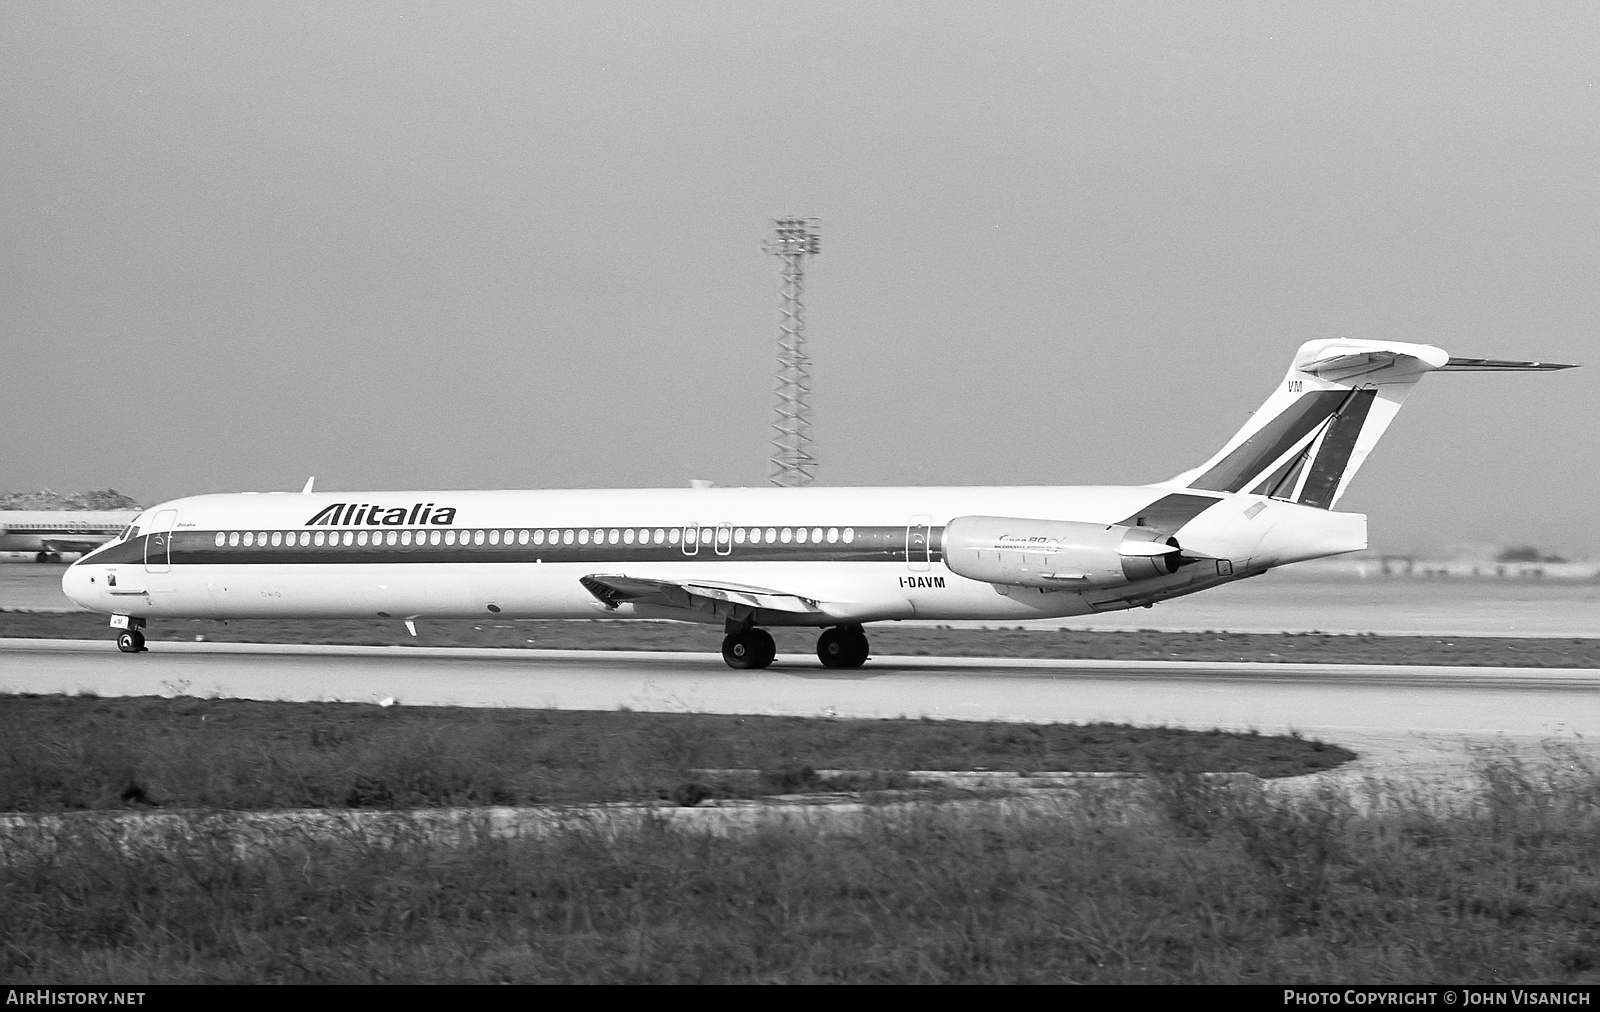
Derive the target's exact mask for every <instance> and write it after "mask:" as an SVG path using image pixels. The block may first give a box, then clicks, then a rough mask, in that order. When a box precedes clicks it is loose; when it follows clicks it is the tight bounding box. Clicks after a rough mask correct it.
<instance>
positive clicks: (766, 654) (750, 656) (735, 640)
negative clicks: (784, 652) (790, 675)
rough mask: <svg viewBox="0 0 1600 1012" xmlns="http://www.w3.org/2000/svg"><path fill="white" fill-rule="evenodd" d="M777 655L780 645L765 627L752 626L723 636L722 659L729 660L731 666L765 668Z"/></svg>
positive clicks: (746, 668) (744, 668)
mask: <svg viewBox="0 0 1600 1012" xmlns="http://www.w3.org/2000/svg"><path fill="white" fill-rule="evenodd" d="M776 656H778V645H777V644H776V643H773V642H772V635H771V634H770V633H768V632H767V631H766V630H765V629H757V628H755V627H754V626H751V627H750V628H748V629H738V630H735V631H733V632H730V633H728V635H726V636H724V637H723V638H722V659H723V660H725V661H727V662H728V667H730V668H738V669H740V670H748V669H751V668H764V667H766V666H768V665H769V664H771V663H772V659H773V658H774V657H776Z"/></svg>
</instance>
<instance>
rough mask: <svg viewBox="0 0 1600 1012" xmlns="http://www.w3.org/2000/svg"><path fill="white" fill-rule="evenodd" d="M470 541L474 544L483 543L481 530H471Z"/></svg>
mask: <svg viewBox="0 0 1600 1012" xmlns="http://www.w3.org/2000/svg"><path fill="white" fill-rule="evenodd" d="M472 543H473V544H475V545H481V544H483V532H482V531H473V532H472Z"/></svg>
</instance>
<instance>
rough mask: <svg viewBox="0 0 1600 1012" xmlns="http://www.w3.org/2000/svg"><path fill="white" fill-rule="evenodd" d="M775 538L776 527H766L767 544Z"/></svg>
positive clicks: (776, 538) (774, 540) (775, 539)
mask: <svg viewBox="0 0 1600 1012" xmlns="http://www.w3.org/2000/svg"><path fill="white" fill-rule="evenodd" d="M777 540H778V529H777V528H776V527H768V528H767V544H769V545H770V544H773V543H775V542H776V541H777Z"/></svg>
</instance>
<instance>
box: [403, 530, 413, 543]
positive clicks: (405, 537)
mask: <svg viewBox="0 0 1600 1012" xmlns="http://www.w3.org/2000/svg"><path fill="white" fill-rule="evenodd" d="M400 543H401V544H402V545H409V544H411V532H410V531H401V532H400Z"/></svg>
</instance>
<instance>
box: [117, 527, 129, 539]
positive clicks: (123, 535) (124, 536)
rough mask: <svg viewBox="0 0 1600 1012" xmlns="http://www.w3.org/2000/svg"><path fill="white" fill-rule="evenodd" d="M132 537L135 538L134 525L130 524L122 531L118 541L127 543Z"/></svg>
mask: <svg viewBox="0 0 1600 1012" xmlns="http://www.w3.org/2000/svg"><path fill="white" fill-rule="evenodd" d="M131 537H133V525H132V524H129V525H128V526H126V527H124V528H123V529H122V533H121V534H118V535H117V540H118V541H126V540H128V539H129V538H131Z"/></svg>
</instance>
